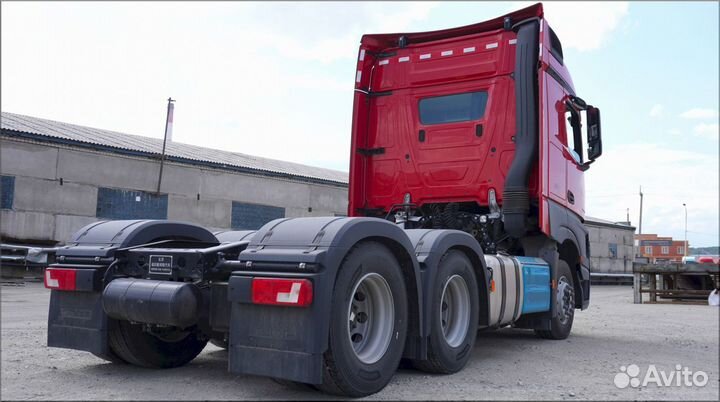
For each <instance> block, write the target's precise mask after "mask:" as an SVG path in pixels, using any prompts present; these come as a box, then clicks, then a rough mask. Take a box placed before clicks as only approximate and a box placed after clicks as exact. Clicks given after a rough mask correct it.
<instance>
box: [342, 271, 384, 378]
mask: <svg viewBox="0 0 720 402" xmlns="http://www.w3.org/2000/svg"><path fill="white" fill-rule="evenodd" d="M394 325H395V307H394V303H393V295H392V291H391V290H390V286H389V285H388V283H387V281H386V280H385V278H383V277H382V276H380V275H379V274H376V273H370V274H367V275H365V276H363V277H362V278H360V280H358V281H357V282H356V283H355V287H354V288H353V291H352V297H351V299H350V304H349V305H348V326H347V330H348V338H349V339H350V344H351V345H352V348H353V352H354V353H355V356H357V358H358V359H359V360H360V361H361V362H363V363H365V364H373V363H375V362H377V361H378V360H380V359H381V358H382V357H383V356H384V355H385V352H386V351H387V349H388V346H390V341H391V340H392V333H393V327H394Z"/></svg>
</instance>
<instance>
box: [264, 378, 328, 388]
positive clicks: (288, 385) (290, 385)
mask: <svg viewBox="0 0 720 402" xmlns="http://www.w3.org/2000/svg"><path fill="white" fill-rule="evenodd" d="M271 380H273V381H274V382H275V383H277V384H280V385H282V386H283V387H285V388H289V389H291V390H294V391H317V387H315V386H314V385H312V384H305V383H304V382H298V381H291V380H283V379H280V378H271Z"/></svg>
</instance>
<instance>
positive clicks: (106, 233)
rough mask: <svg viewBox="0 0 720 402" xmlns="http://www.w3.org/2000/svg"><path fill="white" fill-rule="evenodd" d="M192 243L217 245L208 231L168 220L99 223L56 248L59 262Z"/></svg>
mask: <svg viewBox="0 0 720 402" xmlns="http://www.w3.org/2000/svg"><path fill="white" fill-rule="evenodd" d="M168 239H176V240H192V241H200V242H206V243H215V244H217V243H218V240H217V239H216V238H215V236H214V235H213V234H212V233H211V232H210V231H208V230H207V229H205V228H203V227H200V226H197V225H193V224H191V223H185V222H175V221H165V220H124V221H99V222H94V223H91V224H89V225H87V226H85V227H83V228H82V229H80V230H78V231H77V232H76V233H75V234H74V235H73V237H72V239H71V240H70V241H69V242H67V245H66V246H64V247H60V248H58V249H57V252H56V256H57V257H62V258H59V259H58V260H59V261H62V260H63V259H76V258H78V259H82V258H86V257H91V258H109V257H113V256H114V253H115V251H116V250H118V249H121V248H126V247H133V246H139V245H142V244H147V243H150V242H154V241H159V240H168Z"/></svg>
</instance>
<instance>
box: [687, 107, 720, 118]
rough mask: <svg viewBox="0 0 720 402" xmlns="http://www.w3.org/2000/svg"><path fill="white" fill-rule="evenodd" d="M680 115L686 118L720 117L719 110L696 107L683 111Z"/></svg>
mask: <svg viewBox="0 0 720 402" xmlns="http://www.w3.org/2000/svg"><path fill="white" fill-rule="evenodd" d="M680 117H683V118H686V119H712V118H715V117H718V112H717V110H713V109H701V108H695V109H690V110H687V111H685V112H682V113H681V114H680Z"/></svg>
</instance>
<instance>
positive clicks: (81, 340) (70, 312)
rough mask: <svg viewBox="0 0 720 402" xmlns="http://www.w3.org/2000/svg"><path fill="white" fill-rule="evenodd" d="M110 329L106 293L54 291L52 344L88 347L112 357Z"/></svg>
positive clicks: (87, 349) (64, 346) (94, 351)
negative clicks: (109, 341)
mask: <svg viewBox="0 0 720 402" xmlns="http://www.w3.org/2000/svg"><path fill="white" fill-rule="evenodd" d="M107 329H108V318H107V315H105V312H104V311H103V308H102V293H100V292H64V291H58V290H53V291H52V292H51V294H50V314H49V315H48V346H51V347H56V348H66V349H76V350H84V351H87V352H91V353H93V354H95V355H97V356H100V357H104V358H109V357H110V348H109V346H108V336H107Z"/></svg>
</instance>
